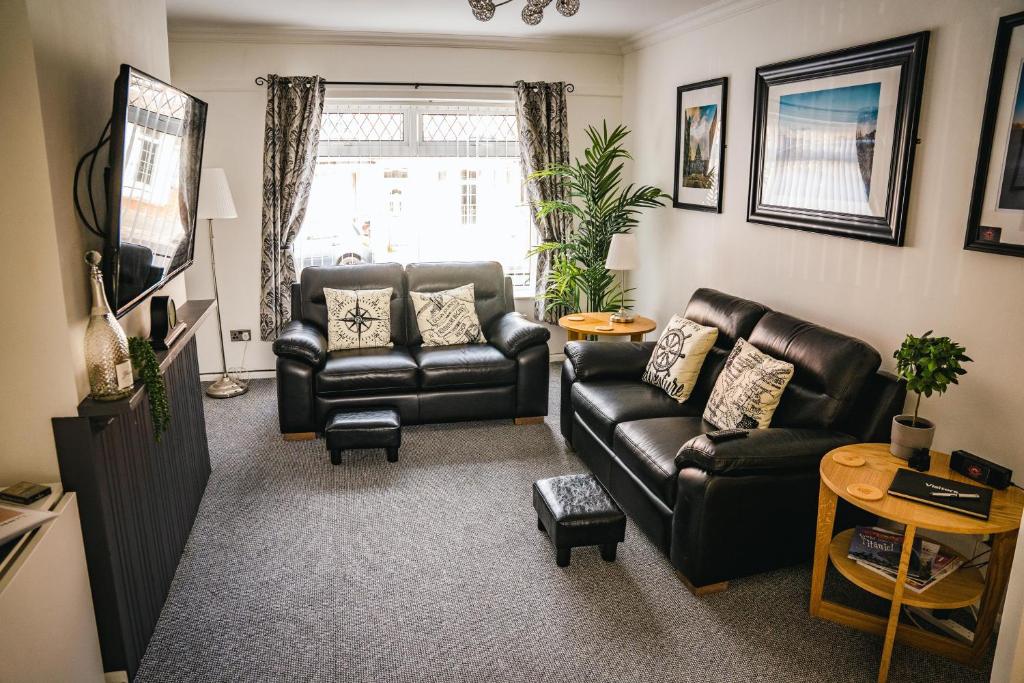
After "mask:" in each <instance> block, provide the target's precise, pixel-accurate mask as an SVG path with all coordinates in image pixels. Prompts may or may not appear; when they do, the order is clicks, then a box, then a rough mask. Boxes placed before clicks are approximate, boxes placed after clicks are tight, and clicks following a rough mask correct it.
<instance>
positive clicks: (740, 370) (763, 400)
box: [704, 339, 794, 429]
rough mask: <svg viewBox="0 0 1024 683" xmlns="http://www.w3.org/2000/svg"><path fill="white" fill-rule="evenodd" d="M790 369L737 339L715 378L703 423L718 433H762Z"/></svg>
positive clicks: (777, 403) (773, 410)
mask: <svg viewBox="0 0 1024 683" xmlns="http://www.w3.org/2000/svg"><path fill="white" fill-rule="evenodd" d="M793 370H794V368H793V365H792V363H787V362H785V361H781V360H776V359H775V358H772V357H771V356H769V355H767V354H765V353H761V352H760V351H758V350H757V349H756V348H754V345H753V344H751V343H750V342H748V341H746V340H744V339H739V340H737V341H736V346H734V347H733V349H732V352H731V353H730V354H729V358H728V359H727V360H726V361H725V367H724V368H722V372H721V374H720V375H718V380H717V381H716V382H715V388H714V389H713V390H712V391H711V398H710V399H708V405H707V407H706V408H705V409H704V419H705V420H707V421H708V422H710V423H711V424H713V425H715V426H716V427H718V428H719V429H735V428H739V429H765V428H766V427H768V425H770V424H771V422H772V415H774V414H775V409H776V408H778V407H779V400H780V399H781V398H782V392H783V391H785V389H786V385H787V384H789V380H791V379H792V378H793Z"/></svg>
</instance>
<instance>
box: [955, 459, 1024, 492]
mask: <svg viewBox="0 0 1024 683" xmlns="http://www.w3.org/2000/svg"><path fill="white" fill-rule="evenodd" d="M949 468H950V469H951V470H953V471H954V472H959V473H960V474H962V475H964V476H965V477H967V478H968V479H973V480H974V481H976V482H978V483H980V484H985V485H986V486H991V487H992V488H994V489H1005V488H1006V487H1007V486H1009V485H1010V479H1011V478H1012V477H1013V472H1012V471H1011V470H1010V469H1008V468H1006V467H1003V466H1002V465H997V464H996V463H994V462H989V461H988V460H986V459H985V458H982V457H979V456H977V455H975V454H974V453H968V452H967V451H953V452H952V453H951V454H950V456H949Z"/></svg>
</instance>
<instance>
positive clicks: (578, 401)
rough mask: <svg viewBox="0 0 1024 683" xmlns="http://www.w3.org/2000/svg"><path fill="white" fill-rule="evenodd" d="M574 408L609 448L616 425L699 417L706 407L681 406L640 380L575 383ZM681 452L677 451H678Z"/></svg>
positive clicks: (684, 404)
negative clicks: (669, 418) (668, 418)
mask: <svg viewBox="0 0 1024 683" xmlns="http://www.w3.org/2000/svg"><path fill="white" fill-rule="evenodd" d="M572 405H573V409H574V410H575V411H576V414H577V415H579V416H580V419H581V420H583V423H584V424H586V425H587V426H588V427H589V428H590V429H591V430H593V432H594V434H596V435H597V437H598V438H599V439H601V440H602V441H603V442H604V443H605V444H607V445H608V446H609V447H611V445H612V434H613V433H614V431H615V425H617V424H619V423H620V422H629V421H630V420H643V419H646V418H652V417H669V416H676V417H689V416H694V415H700V412H701V410H702V409H703V406H701V405H696V404H694V403H693V402H692V401H691V402H687V403H679V402H678V401H676V400H675V399H673V398H671V397H670V396H669V395H668V394H666V393H665V392H664V391H662V390H661V389H660V388H658V387H655V386H651V385H650V384H646V383H644V382H641V381H639V380H635V381H630V380H606V381H601V382H576V383H575V384H574V385H573V387H572ZM677 450H678V449H677Z"/></svg>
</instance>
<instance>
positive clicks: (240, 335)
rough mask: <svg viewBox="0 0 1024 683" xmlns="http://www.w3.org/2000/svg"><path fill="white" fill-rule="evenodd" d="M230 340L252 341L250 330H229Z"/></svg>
mask: <svg viewBox="0 0 1024 683" xmlns="http://www.w3.org/2000/svg"><path fill="white" fill-rule="evenodd" d="M231 341H233V342H247V341H252V330H231Z"/></svg>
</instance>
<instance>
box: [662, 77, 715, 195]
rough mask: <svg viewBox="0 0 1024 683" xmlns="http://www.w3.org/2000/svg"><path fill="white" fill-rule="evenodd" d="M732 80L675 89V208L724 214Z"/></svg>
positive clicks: (712, 81) (693, 84)
mask: <svg viewBox="0 0 1024 683" xmlns="http://www.w3.org/2000/svg"><path fill="white" fill-rule="evenodd" d="M728 92H729V79H728V78H716V79H713V80H710V81H702V82H700V83H691V84H690V85H681V86H679V87H678V88H676V176H675V178H676V180H675V188H674V190H673V192H672V206H674V207H676V208H677V209H693V210H695V211H714V212H716V213H722V177H723V176H722V171H723V169H724V168H725V104H726V98H727V95H728Z"/></svg>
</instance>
